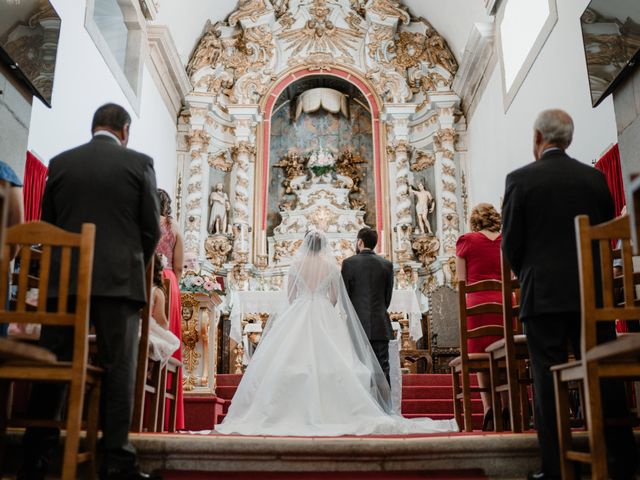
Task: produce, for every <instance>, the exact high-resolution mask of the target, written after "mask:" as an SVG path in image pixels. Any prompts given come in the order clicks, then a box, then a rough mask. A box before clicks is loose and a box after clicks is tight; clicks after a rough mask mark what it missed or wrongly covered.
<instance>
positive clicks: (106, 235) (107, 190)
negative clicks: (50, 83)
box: [42, 135, 160, 303]
mask: <svg viewBox="0 0 640 480" xmlns="http://www.w3.org/2000/svg"><path fill="white" fill-rule="evenodd" d="M159 214H160V207H159V204H158V194H157V187H156V175H155V171H154V169H153V160H152V159H151V158H150V157H148V156H146V155H143V154H141V153H138V152H136V151H134V150H129V149H127V148H125V147H122V146H121V145H120V144H118V142H116V140H115V139H113V138H110V137H107V136H103V135H97V136H95V137H94V138H93V139H92V140H91V141H90V142H89V143H87V144H85V145H81V146H79V147H77V148H74V149H72V150H69V151H67V152H63V153H61V154H60V155H58V156H57V157H55V158H54V159H52V160H51V162H50V164H49V176H48V178H47V184H46V187H45V192H44V197H43V199H42V220H44V221H45V222H49V223H52V224H54V225H57V226H59V227H61V228H63V229H65V230H69V231H72V232H79V231H80V228H81V226H82V224H83V223H93V224H95V225H96V242H95V250H94V261H93V282H92V287H91V295H93V296H102V297H118V298H124V299H128V300H132V301H135V302H140V303H144V302H146V293H145V266H146V265H147V263H148V262H149V260H150V259H151V257H152V255H153V253H154V250H155V247H156V244H157V243H158V239H159V238H160V226H159V225H160V222H159ZM52 268H55V265H53V267H52ZM74 280H75V279H74ZM56 295H57V289H56V288H54V289H53V291H50V292H49V296H51V297H55V296H56Z"/></svg>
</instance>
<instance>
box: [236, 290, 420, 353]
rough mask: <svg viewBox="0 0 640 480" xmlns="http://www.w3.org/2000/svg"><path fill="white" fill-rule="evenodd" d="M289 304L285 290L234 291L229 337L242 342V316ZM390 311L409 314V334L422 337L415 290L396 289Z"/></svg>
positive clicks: (267, 311) (273, 311) (275, 309)
mask: <svg viewBox="0 0 640 480" xmlns="http://www.w3.org/2000/svg"><path fill="white" fill-rule="evenodd" d="M286 306H287V295H286V292H284V291H276V292H233V293H232V294H231V313H230V315H229V320H230V321H231V331H230V332H229V337H230V338H231V339H232V340H233V341H234V342H236V343H241V342H242V334H243V332H242V317H243V315H245V314H247V313H268V314H269V315H272V314H274V313H277V312H280V311H282V310H283V309H284V308H285V307H286ZM389 311H390V312H404V313H406V314H407V315H408V316H409V335H410V336H411V338H413V339H414V340H419V339H420V338H422V312H421V311H420V303H419V302H418V297H417V295H416V292H415V291H414V290H408V289H407V290H394V291H393V295H392V297H391V305H390V306H389Z"/></svg>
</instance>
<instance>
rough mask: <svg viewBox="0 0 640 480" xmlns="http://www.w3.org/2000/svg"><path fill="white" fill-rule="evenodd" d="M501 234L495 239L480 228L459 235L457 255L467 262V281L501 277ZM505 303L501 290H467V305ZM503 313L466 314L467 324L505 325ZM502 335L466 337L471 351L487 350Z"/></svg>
mask: <svg viewBox="0 0 640 480" xmlns="http://www.w3.org/2000/svg"><path fill="white" fill-rule="evenodd" d="M501 240H502V235H498V237H497V238H496V239H495V240H491V239H489V238H488V237H487V236H486V235H484V234H483V233H480V232H472V233H466V234H464V235H462V236H461V237H460V238H459V239H458V243H457V244H456V256H458V257H460V258H464V259H465V260H466V264H467V284H468V285H469V284H472V283H476V282H479V281H481V280H501V278H502V272H501V270H500V242H501ZM488 302H496V303H502V293H501V292H476V293H468V294H467V306H468V307H473V306H475V305H479V304H481V303H488ZM502 324H503V321H502V315H498V314H495V313H486V314H482V315H473V316H471V317H467V328H468V329H469V330H472V329H474V328H478V327H483V326H486V325H502ZM499 339H500V337H497V336H485V337H478V338H470V339H469V340H467V346H468V349H469V353H484V351H485V349H486V348H487V347H488V346H489V345H491V344H492V343H493V342H495V341H496V340H499Z"/></svg>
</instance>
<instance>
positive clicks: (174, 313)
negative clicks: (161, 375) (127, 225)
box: [156, 220, 184, 430]
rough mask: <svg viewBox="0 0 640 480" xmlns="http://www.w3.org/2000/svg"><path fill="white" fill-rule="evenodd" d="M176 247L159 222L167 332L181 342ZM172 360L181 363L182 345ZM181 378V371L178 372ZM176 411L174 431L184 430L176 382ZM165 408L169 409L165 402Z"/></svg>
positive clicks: (164, 224) (163, 223)
mask: <svg viewBox="0 0 640 480" xmlns="http://www.w3.org/2000/svg"><path fill="white" fill-rule="evenodd" d="M175 245H176V236H175V234H174V233H173V232H172V231H171V224H170V223H168V222H166V221H164V220H161V221H160V241H159V242H158V246H157V247H156V250H157V252H158V253H160V254H162V255H164V256H165V257H167V268H165V269H164V271H163V272H162V276H163V278H168V279H169V282H170V284H171V291H170V292H167V294H168V296H169V297H170V298H171V311H170V312H169V330H170V331H171V333H173V334H174V335H175V336H176V337H178V338H179V339H180V340H181V341H182V306H181V302H180V286H179V285H178V280H177V279H176V275H175V274H174V273H173V268H172V267H173V249H174V247H175ZM173 358H175V359H176V360H178V361H179V362H180V363H182V343H181V344H180V348H179V349H178V350H176V351H175V352H174V353H173ZM180 376H181V377H182V370H180ZM177 402H178V409H177V412H176V429H178V430H182V429H184V403H183V399H182V381H180V382H178V400H177ZM166 408H167V409H168V408H169V404H168V401H167V406H166ZM168 426H169V416H168V415H165V428H168Z"/></svg>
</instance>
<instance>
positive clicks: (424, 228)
mask: <svg viewBox="0 0 640 480" xmlns="http://www.w3.org/2000/svg"><path fill="white" fill-rule="evenodd" d="M411 193H413V195H415V197H416V217H417V219H418V229H419V230H420V233H422V234H425V233H427V234H429V235H433V231H432V230H431V225H430V224H429V218H428V216H429V214H430V213H432V212H433V209H434V208H435V205H436V202H435V200H434V199H433V195H431V192H430V191H429V190H427V189H426V188H425V187H424V182H420V183H418V189H417V190H414V189H411Z"/></svg>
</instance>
